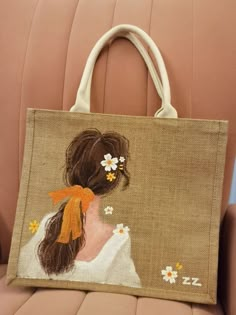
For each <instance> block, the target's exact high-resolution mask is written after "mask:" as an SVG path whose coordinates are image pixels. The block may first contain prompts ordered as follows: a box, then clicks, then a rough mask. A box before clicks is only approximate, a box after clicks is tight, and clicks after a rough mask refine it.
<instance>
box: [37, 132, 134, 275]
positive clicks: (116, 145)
mask: <svg viewBox="0 0 236 315" xmlns="http://www.w3.org/2000/svg"><path fill="white" fill-rule="evenodd" d="M128 152H129V142H128V140H127V139H126V138H125V137H124V136H121V135H120V134H118V133H116V132H107V133H103V134H102V133H101V132H100V131H98V130H97V129H88V130H85V131H83V132H81V133H80V134H79V135H78V136H76V137H75V138H74V139H73V140H72V142H71V143H70V145H69V146H68V148H67V150H66V163H65V171H64V180H65V183H66V185H67V186H73V185H80V186H82V187H83V188H85V187H88V188H90V189H91V190H92V191H93V193H94V194H95V195H100V196H101V195H105V194H108V193H110V192H111V191H112V190H114V189H115V188H116V187H117V186H118V184H119V182H120V180H121V178H122V177H123V178H124V188H125V187H127V186H128V185H129V173H128V170H127V159H128ZM108 153H110V154H111V155H112V157H117V158H119V157H120V156H122V157H124V158H125V163H124V165H123V167H122V168H121V169H119V168H117V170H116V171H112V172H115V176H116V179H115V180H113V181H112V182H110V181H108V180H107V178H106V172H105V170H104V167H103V166H102V165H101V161H102V160H104V155H106V154H108ZM66 203H67V202H64V203H63V204H61V206H60V208H59V210H58V212H57V213H56V214H55V215H54V216H53V217H52V218H50V219H49V220H48V222H47V224H46V234H45V237H44V239H43V240H42V241H41V243H40V244H39V247H38V256H39V261H40V264H41V266H42V268H43V269H44V271H45V272H46V273H47V274H49V275H50V274H52V273H54V274H59V273H63V272H67V271H69V270H71V269H72V267H73V266H74V260H75V257H76V255H77V254H78V252H79V251H80V250H81V249H82V248H83V247H84V246H85V232H84V224H85V220H86V215H85V214H83V213H82V211H81V222H82V235H81V236H80V237H79V238H77V239H75V240H72V238H71V239H70V241H69V243H68V244H62V243H59V242H57V241H56V240H57V238H58V236H59V234H60V231H61V225H62V218H63V213H64V209H65V206H66Z"/></svg>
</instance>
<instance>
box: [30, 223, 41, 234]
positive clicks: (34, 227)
mask: <svg viewBox="0 0 236 315" xmlns="http://www.w3.org/2000/svg"><path fill="white" fill-rule="evenodd" d="M38 228H39V223H38V222H37V221H36V220H34V221H31V222H30V224H29V230H30V231H31V232H32V234H34V233H35V232H37V230H38Z"/></svg>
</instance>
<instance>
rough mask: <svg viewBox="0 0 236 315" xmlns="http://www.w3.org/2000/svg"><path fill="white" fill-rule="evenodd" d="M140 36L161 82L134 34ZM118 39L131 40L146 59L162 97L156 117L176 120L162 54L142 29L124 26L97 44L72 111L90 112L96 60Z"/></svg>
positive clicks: (88, 61) (102, 38)
mask: <svg viewBox="0 0 236 315" xmlns="http://www.w3.org/2000/svg"><path fill="white" fill-rule="evenodd" d="M133 33H134V34H136V35H138V36H139V37H140V38H141V39H142V40H143V41H144V42H145V43H146V44H147V45H148V47H149V49H150V50H151V52H152V54H153V56H154V58H155V60H156V62H157V65H158V67H159V71H160V76H161V82H162V83H161V82H160V80H159V77H158V75H157V72H156V70H155V67H154V65H153V63H152V61H151V58H150V56H149V55H148V53H147V51H146V49H145V48H144V46H143V45H142V44H141V42H140V41H139V40H138V39H137V38H136V36H134V34H133ZM117 37H126V38H127V39H129V40H130V41H131V42H132V43H133V44H134V45H135V46H136V47H137V49H138V50H139V52H140V54H141V55H142V57H143V58H144V61H145V63H146V65H147V67H148V69H149V71H150V74H151V77H152V79H153V82H154V85H155V88H156V90H157V93H158V94H159V95H160V97H161V99H162V105H161V108H160V109H159V110H158V111H157V112H156V114H155V116H156V117H166V118H176V117H177V112H176V110H175V109H174V107H173V106H172V105H171V104H170V87H169V80H168V75H167V72H166V68H165V64H164V61H163V59H162V56H161V53H160V51H159V49H158V47H157V46H156V44H155V43H154V41H153V40H152V39H151V37H150V36H149V35H148V34H146V33H145V32H144V31H143V30H141V29H140V28H138V27H136V26H133V25H128V24H123V25H118V26H116V27H114V28H112V29H111V30H109V31H108V32H107V33H105V34H104V35H103V36H102V37H101V38H100V39H99V40H98V41H97V43H96V45H95V46H94V48H93V49H92V51H91V53H90V55H89V57H88V60H87V63H86V66H85V69H84V73H83V76H82V79H81V83H80V86H79V89H78V92H77V98H76V103H75V105H74V106H73V107H72V108H71V111H80V112H90V93H91V81H92V74H93V69H94V66H95V63H96V60H97V58H98V56H99V54H100V52H101V50H102V49H103V47H104V46H105V45H106V44H107V43H108V42H109V41H110V40H114V39H115V38H117Z"/></svg>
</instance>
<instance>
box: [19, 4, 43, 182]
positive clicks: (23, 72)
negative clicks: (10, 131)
mask: <svg viewBox="0 0 236 315" xmlns="http://www.w3.org/2000/svg"><path fill="white" fill-rule="evenodd" d="M39 3H40V0H38V1H37V4H36V5H35V9H34V13H33V16H32V21H31V24H30V30H29V36H28V40H27V44H26V52H25V56H24V61H23V69H22V79H21V88H20V109H19V118H20V117H21V113H22V99H23V96H22V94H23V81H24V76H25V65H26V59H27V56H28V52H29V43H30V38H31V34H32V29H33V24H34V19H35V16H36V12H37V9H38V6H39ZM20 131H21V119H19V136H18V184H19V182H20V137H21V132H20Z"/></svg>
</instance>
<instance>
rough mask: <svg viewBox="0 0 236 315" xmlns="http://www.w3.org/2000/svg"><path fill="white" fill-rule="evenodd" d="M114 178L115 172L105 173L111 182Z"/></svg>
mask: <svg viewBox="0 0 236 315" xmlns="http://www.w3.org/2000/svg"><path fill="white" fill-rule="evenodd" d="M114 179H116V176H115V173H108V174H107V180H109V181H110V182H112V181H113V180H114Z"/></svg>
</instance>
